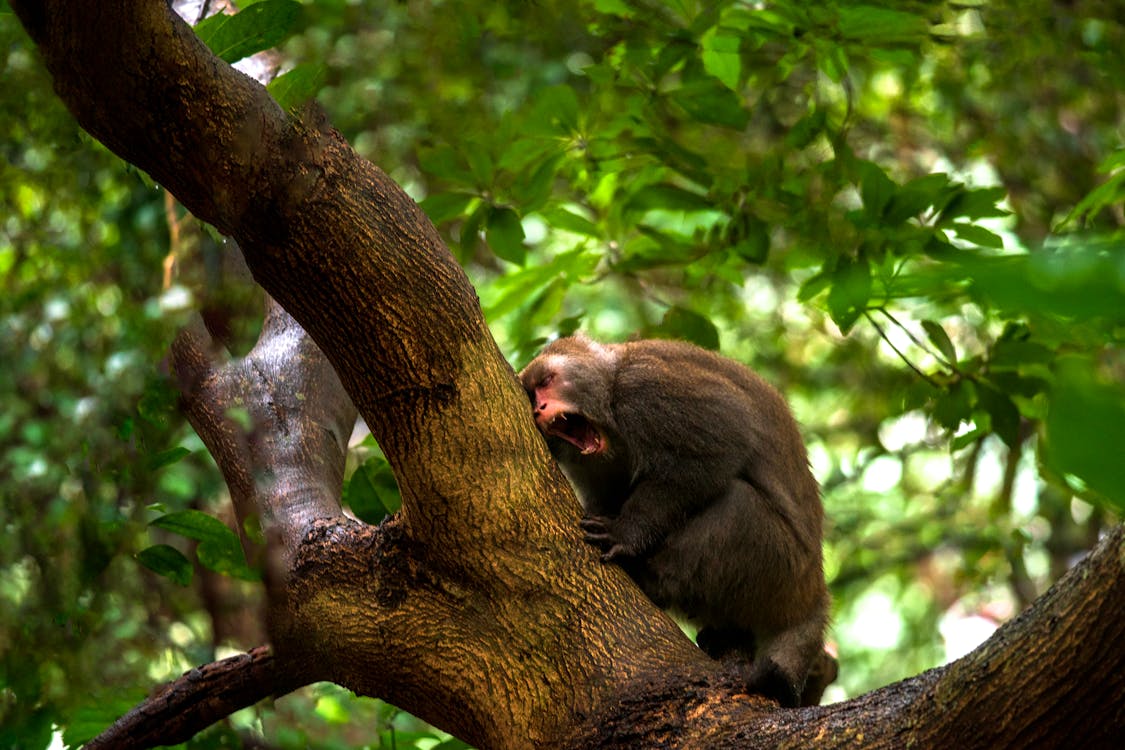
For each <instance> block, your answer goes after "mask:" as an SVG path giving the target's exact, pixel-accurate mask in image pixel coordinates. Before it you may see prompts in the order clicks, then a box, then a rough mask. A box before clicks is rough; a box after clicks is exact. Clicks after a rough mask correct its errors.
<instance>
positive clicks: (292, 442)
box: [172, 300, 356, 571]
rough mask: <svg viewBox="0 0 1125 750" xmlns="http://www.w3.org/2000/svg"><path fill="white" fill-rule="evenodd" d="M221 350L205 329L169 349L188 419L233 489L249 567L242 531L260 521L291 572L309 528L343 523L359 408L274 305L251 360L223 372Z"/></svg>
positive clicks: (269, 302)
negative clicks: (321, 521) (334, 520)
mask: <svg viewBox="0 0 1125 750" xmlns="http://www.w3.org/2000/svg"><path fill="white" fill-rule="evenodd" d="M217 349H218V348H217V347H215V346H212V345H211V341H210V337H209V336H208V335H207V334H206V331H205V330H203V327H202V325H201V324H200V325H195V326H191V327H189V328H186V329H185V330H184V331H182V332H181V333H180V335H179V336H178V337H177V338H176V341H175V342H174V343H173V345H172V364H173V368H174V369H175V371H176V374H177V377H178V378H179V380H180V389H181V392H182V393H183V405H184V410H185V412H186V414H187V417H188V421H190V422H191V425H192V427H194V428H195V430H196V432H197V433H199V436H200V437H201V438H202V439H203V442H204V444H205V445H206V446H207V449H208V451H210V453H211V455H212V456H214V458H215V461H216V463H217V464H218V465H219V468H220V470H221V471H222V472H223V478H224V479H225V480H226V482H227V486H228V487H229V488H230V491H231V498H232V501H233V504H234V508H235V514H236V516H237V519H238V526H239V532H240V533H241V534H242V538H243V544H244V546H245V547H246V548H247V558H248V559H254V557H255V556H253V555H252V554H251V552H252V547H253V545H252V544H251V543H250V542H249V540H248V539H247V537H246V533H245V525H246V523H247V522H248V521H249V522H252V521H253V520H254V519H257V518H261V521H262V526H263V529H264V530H265V531H266V533H267V534H268V535H275V536H276V537H277V538H278V541H279V542H280V544H278V545H276V549H277V552H278V554H279V555H281V558H282V560H281V562H282V563H283V565H282V567H281V568H280V570H282V571H285V570H288V568H289V567H290V564H291V562H292V556H293V555H294V554H295V552H296V549H297V547H298V545H299V544H300V542H301V539H302V537H303V536H304V534H305V532H306V531H307V529H308V527H309V525H310V524H311V523H312V522H313V521H314V520H316V519H318V518H329V517H333V516H338V515H340V502H339V497H340V490H341V487H342V485H343V479H344V461H345V458H346V457H347V443H348V438H349V437H350V436H351V432H352V427H353V425H354V424H355V419H356V411H355V407H354V406H353V405H352V403H351V401H350V400H349V399H348V397H347V394H345V393H344V390H343V387H342V386H341V385H340V381H339V379H338V378H337V377H336V373H335V371H333V369H332V367H331V365H329V364H328V361H327V360H326V359H325V358H324V355H323V354H321V352H320V350H319V349H317V347H316V344H314V343H313V342H312V340H311V339H309V338H308V336H306V335H305V332H304V331H303V330H301V328H300V326H298V325H297V323H296V321H294V320H293V319H292V318H291V317H290V316H289V314H288V313H286V312H285V311H284V310H283V309H281V307H280V306H279V305H277V304H276V303H275V302H273V301H272V300H267V311H266V319H265V323H264V324H263V326H262V332H261V335H260V336H259V338H258V342H257V344H256V345H255V346H254V349H253V350H252V351H251V352H250V353H249V354H248V355H247V356H246V357H245V358H243V359H238V360H234V361H230V362H226V363H223V364H221V365H220V364H218V363H217V362H216V360H217ZM238 412H242V413H244V414H245V415H246V417H248V419H249V425H248V426H243V425H242V424H240V423H239V420H238V418H237V414H238ZM247 427H248V428H249V429H247Z"/></svg>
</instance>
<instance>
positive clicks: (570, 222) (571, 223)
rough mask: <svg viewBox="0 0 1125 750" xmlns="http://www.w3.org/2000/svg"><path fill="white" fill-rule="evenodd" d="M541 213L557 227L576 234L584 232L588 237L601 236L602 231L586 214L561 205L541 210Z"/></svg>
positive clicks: (549, 222)
mask: <svg viewBox="0 0 1125 750" xmlns="http://www.w3.org/2000/svg"><path fill="white" fill-rule="evenodd" d="M540 215H541V216H542V217H543V218H544V219H546V220H547V223H548V224H550V225H551V226H552V227H554V228H555V229H561V230H563V231H565V232H573V233H574V234H583V235H586V236H587V237H600V236H601V232H600V231H599V230H598V227H597V226H596V225H595V224H594V223H593V222H592V221H590V220H589V219H587V218H586V217H585V216H580V215H578V214H576V213H574V212H573V211H570V210H568V209H565V208H562V207H561V206H552V207H550V208H547V209H545V210H543V211H542V212H540Z"/></svg>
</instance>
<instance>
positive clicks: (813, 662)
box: [520, 336, 835, 706]
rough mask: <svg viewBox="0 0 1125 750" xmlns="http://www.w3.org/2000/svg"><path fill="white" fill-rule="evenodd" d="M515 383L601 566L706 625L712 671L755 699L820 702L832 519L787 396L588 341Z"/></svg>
mask: <svg viewBox="0 0 1125 750" xmlns="http://www.w3.org/2000/svg"><path fill="white" fill-rule="evenodd" d="M520 379H521V382H522V383H523V385H524V388H525V389H526V390H527V392H528V396H529V398H530V399H531V401H532V406H533V410H534V412H535V415H536V422H537V424H538V425H539V428H540V430H542V431H543V432H544V434H545V435H546V436H547V439H548V444H549V445H550V447H551V451H552V453H553V454H554V455H555V457H556V458H557V459H558V461H559V463H560V465H561V466H562V468H563V470H564V471H565V472H566V475H567V477H568V478H569V479H570V480H571V482H572V484H573V485H574V487H575V490H576V492H577V493H578V495H579V498H580V499H581V501H582V504H583V507H584V508H585V511H586V514H587V516H586V518H585V519H584V520H583V522H582V525H583V528H584V529H585V530H586V536H587V540H588V541H590V542H591V543H593V544H597V545H598V546H600V547H601V548H602V549H603V550H605V555H604V556H603V559H605V560H607V561H608V560H612V561H614V562H617V563H619V564H621V565H622V567H624V568H625V569H626V570H627V571H628V572H629V574H630V575H631V576H632V577H633V579H634V580H635V581H636V582H637V584H638V585H639V586H640V587H641V589H642V590H644V592H645V593H646V594H648V596H649V597H650V598H651V599H652V600H653V601H654V602H655V603H657V604H658V605H660V606H662V607H667V608H671V609H674V610H677V611H679V612H682V613H683V614H684V615H686V616H687V617H688V618H689V619H691V620H692V621H694V622H696V623H697V624H699V625H700V632H699V637H698V639H697V640H698V642H699V645H700V647H701V648H703V649H704V650H705V651H707V652H708V653H709V654H711V655H712V656H713V657H715V658H724V657H733V658H736V659H739V660H741V661H743V662H744V663H746V664H748V665H749V666H748V667H747V668H746V669H747V675H746V677H747V681H748V685H749V687H750V689H751V690H753V691H755V692H760V693H763V694H766V695H769V696H770V697H773V698H776V699H777V700H779V701H780V702H781V703H782V704H783V705H790V706H792V705H797V704H799V703H803V704H805V705H809V704H810V703H814V702H817V701H819V698H820V692H822V691H823V688H824V686H825V685H827V684H828V682H831V680H832V679H833V678H834V677H835V662H834V660H832V659H831V657H829V656H827V655H826V654H825V653H824V652H823V647H824V630H825V627H826V625H827V620H828V605H829V597H828V592H827V588H826V586H825V582H824V572H823V567H822V557H821V537H822V530H821V525H822V520H823V509H822V506H821V502H820V494H819V490H818V488H817V484H816V480H815V479H814V478H813V476H812V473H811V472H810V471H809V467H808V459H807V456H806V453H805V447H804V443H803V442H802V440H801V435H800V432H799V430H798V427H797V424H796V421H795V420H794V419H793V416H792V414H791V413H790V411H789V408H788V406H787V405H786V403H785V400H784V399H783V398H782V397H781V395H780V394H779V393H778V392H777V390H775V389H774V388H773V387H772V386H770V385H769V384H768V383H766V382H765V381H764V380H762V378H761V377H759V376H758V375H757V374H756V373H754V372H753V371H751V370H750V369H749V368H747V367H745V366H743V365H741V364H739V363H737V362H734V361H733V360H730V359H727V358H724V357H721V356H719V355H717V354H714V353H712V352H708V351H706V350H704V349H701V348H699V347H696V346H693V345H690V344H686V343H682V342H675V341H656V340H651V341H635V342H631V343H626V344H605V345H603V344H598V343H595V342H593V341H591V340H589V339H587V338H585V337H581V336H577V337H570V338H564V339H560V340H558V341H555V342H554V343H552V344H551V345H549V346H548V347H547V348H546V349H544V350H543V352H542V353H541V354H540V355H539V356H538V357H536V358H535V359H534V360H533V361H532V362H531V364H529V365H528V366H527V367H526V368H525V369H524V370H523V372H521V373H520ZM560 415H566V417H565V418H559V416H560ZM579 417H581V418H579ZM583 418H584V420H587V421H583ZM591 428H592V429H591ZM572 441H573V442H572ZM810 672H812V673H814V676H813V679H812V680H810V684H809V685H808V686H807V688H806V678H807V677H809V675H810ZM828 673H830V674H828ZM826 674H827V677H825V675H826ZM817 681H819V682H822V683H823V684H819V685H815V684H813V683H814V682H817ZM803 691H804V695H802V693H803ZM814 693H815V698H814V697H813V694H814Z"/></svg>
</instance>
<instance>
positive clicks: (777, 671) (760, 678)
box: [746, 658, 801, 708]
mask: <svg viewBox="0 0 1125 750" xmlns="http://www.w3.org/2000/svg"><path fill="white" fill-rule="evenodd" d="M746 689H747V690H749V691H750V692H751V693H755V694H757V695H764V696H765V697H767V698H772V699H773V700H775V701H777V702H778V703H780V704H781V705H782V706H783V707H785V708H796V707H797V706H799V705H800V704H801V686H800V685H795V684H794V683H793V680H792V679H790V677H789V676H787V675H786V674H785V672H783V671H782V669H781V667H779V666H778V665H777V663H776V662H774V660H773V659H769V658H764V659H758V660H757V661H755V662H754V664H753V666H751V667H750V674H749V677H748V678H747V681H746Z"/></svg>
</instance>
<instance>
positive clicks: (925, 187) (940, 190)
mask: <svg viewBox="0 0 1125 750" xmlns="http://www.w3.org/2000/svg"><path fill="white" fill-rule="evenodd" d="M949 187H950V182H949V176H948V175H945V174H940V173H939V174H928V175H925V176H924V177H919V178H918V179H916V180H911V181H910V182H908V183H906V184H905V185H903V186H902V187H901V188H899V189H898V190H897V191H896V192H895V195H894V197H893V198H892V199H891V201H890V203H889V204H888V206H887V208H886V210H885V211H884V212H883V215H884V218H885V220H886V222H887V223H888V224H891V225H892V226H893V225H895V224H901V223H902V222H904V221H906V220H907V219H912V218H914V217H915V216H918V215H919V214H921V213H922V212H923V211H925V210H926V209H927V208H929V207H930V206H933V205H936V204H939V203H941V202H942V200H943V194H944V193H945V191H946V190H948V189H949Z"/></svg>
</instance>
